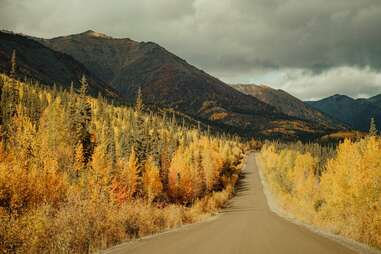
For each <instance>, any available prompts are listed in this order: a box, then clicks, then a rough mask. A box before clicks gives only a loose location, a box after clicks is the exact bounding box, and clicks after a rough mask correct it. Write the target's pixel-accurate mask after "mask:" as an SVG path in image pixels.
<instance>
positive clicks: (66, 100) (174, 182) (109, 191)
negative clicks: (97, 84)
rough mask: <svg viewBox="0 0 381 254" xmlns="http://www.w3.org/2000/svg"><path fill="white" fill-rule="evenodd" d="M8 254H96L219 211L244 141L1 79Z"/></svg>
mask: <svg viewBox="0 0 381 254" xmlns="http://www.w3.org/2000/svg"><path fill="white" fill-rule="evenodd" d="M0 88H1V105H0V109H1V115H0V116H1V118H0V119H1V143H0V225H1V227H0V253H90V252H94V251H96V250H98V249H103V248H106V247H108V246H111V245H114V244H116V243H119V242H121V241H122V240H126V239H127V240H128V239H132V238H136V237H141V236H143V235H147V234H152V233H154V232H158V231H160V230H164V229H168V228H173V227H176V226H179V225H182V224H185V223H191V222H195V221H198V220H200V219H202V218H203V217H205V216H206V215H207V214H208V213H213V212H215V211H217V209H218V208H220V207H221V206H223V204H224V203H225V201H226V200H227V199H228V198H229V197H230V196H231V195H232V193H233V190H234V185H235V183H236V181H237V179H238V176H239V174H240V162H241V159H242V157H243V145H242V144H241V143H240V142H239V140H238V139H237V138H230V137H222V136H211V135H209V134H208V133H207V132H203V131H202V130H199V129H197V128H196V129H192V128H188V127H186V126H181V125H179V124H177V123H176V119H175V118H172V116H166V115H155V114H153V113H149V112H148V113H144V111H143V110H142V109H143V107H144V105H143V103H142V99H141V97H140V96H138V100H137V103H136V106H135V108H128V107H118V106H114V105H112V104H109V103H107V102H106V101H105V100H104V99H103V98H101V97H99V98H98V99H94V98H90V97H87V96H86V90H87V81H86V79H85V78H83V79H82V80H81V88H80V90H79V91H74V89H73V88H72V89H70V90H61V89H55V88H53V89H50V88H45V87H41V86H39V85H33V84H27V83H21V82H18V81H16V80H14V79H11V78H9V77H7V76H5V75H1V76H0Z"/></svg>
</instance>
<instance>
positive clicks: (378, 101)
mask: <svg viewBox="0 0 381 254" xmlns="http://www.w3.org/2000/svg"><path fill="white" fill-rule="evenodd" d="M367 101H368V102H370V103H372V104H374V105H376V106H377V107H379V108H381V94H379V95H376V96H373V97H371V98H369V99H367Z"/></svg>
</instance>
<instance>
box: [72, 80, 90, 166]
mask: <svg viewBox="0 0 381 254" xmlns="http://www.w3.org/2000/svg"><path fill="white" fill-rule="evenodd" d="M80 84H81V86H80V89H79V95H78V102H77V104H76V105H75V108H74V112H73V114H74V115H73V122H72V128H73V131H74V137H75V139H74V142H75V144H74V145H75V146H76V145H77V144H78V142H79V143H81V144H82V149H83V158H84V163H85V164H87V163H88V162H89V160H90V158H91V155H92V153H93V150H94V145H93V143H92V141H91V135H90V132H89V130H90V121H91V106H90V104H89V103H88V99H87V89H88V86H89V85H88V83H87V80H86V77H85V76H82V79H81V81H80Z"/></svg>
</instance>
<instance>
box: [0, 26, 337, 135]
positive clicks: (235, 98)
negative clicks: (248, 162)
mask: <svg viewBox="0 0 381 254" xmlns="http://www.w3.org/2000/svg"><path fill="white" fill-rule="evenodd" d="M13 49H15V50H16V54H17V65H18V69H17V74H18V77H19V78H24V77H28V78H31V79H35V80H38V81H40V82H42V83H44V84H47V85H51V84H53V83H56V84H57V85H61V86H63V87H68V86H69V84H70V82H72V81H73V82H74V83H75V84H77V83H78V80H79V79H80V76H81V75H82V74H85V75H86V76H87V77H88V79H89V83H90V85H91V92H92V94H96V93H99V92H100V93H102V94H106V95H108V96H109V97H112V98H118V99H120V100H121V101H122V102H125V103H128V104H131V103H133V102H134V101H135V98H136V94H137V90H138V89H139V88H141V90H142V94H143V100H144V103H145V104H146V105H148V106H149V107H151V108H154V107H160V108H170V109H173V110H175V111H177V112H180V113H182V114H185V115H187V116H190V117H191V118H193V119H195V120H200V121H201V122H203V123H206V124H210V125H212V126H216V127H218V128H223V129H224V130H227V131H230V132H234V133H239V134H241V135H245V136H266V137H268V136H271V137H284V138H300V137H313V136H319V135H323V134H325V133H329V132H333V131H335V130H337V129H341V126H340V125H339V124H337V123H336V122H335V121H333V120H331V119H329V118H327V117H326V116H324V115H323V114H321V113H319V112H317V111H313V110H312V109H311V108H308V107H306V106H305V105H304V104H303V103H300V102H299V101H295V99H296V98H293V100H294V102H295V103H296V104H295V105H293V106H291V107H290V109H291V108H293V107H297V108H298V107H300V109H295V110H293V111H291V110H286V109H284V108H283V109H282V108H279V107H277V106H276V105H275V104H273V103H270V102H266V101H263V100H260V99H258V98H256V97H254V96H251V95H248V94H245V93H242V92H240V91H238V90H236V89H234V88H232V87H231V86H229V85H227V84H225V83H224V82H222V81H220V80H218V79H216V78H214V77H212V76H211V75H209V74H207V73H205V72H204V71H202V70H200V69H198V68H196V67H194V66H192V65H191V64H189V63H187V62H186V61H185V60H183V59H181V58H179V57H178V56H176V55H174V54H172V53H170V52H169V51H167V50H166V49H164V48H163V47H161V46H159V45H158V44H155V43H153V42H137V41H134V40H131V39H128V38H125V39H119V38H112V37H109V36H106V35H104V34H101V33H97V32H94V31H87V32H84V33H80V34H75V35H69V36H61V37H57V38H53V39H42V38H35V37H29V36H22V35H17V34H13V33H5V32H1V34H0V71H1V72H5V73H6V72H8V70H9V59H10V55H11V52H12V50H13ZM283 97H284V98H286V97H287V96H286V95H283ZM288 99H290V98H288ZM286 104H287V103H286ZM294 111H295V112H294ZM297 111H300V112H299V113H297ZM293 112H294V113H293ZM309 112H311V114H313V117H311V116H309V115H310V113H309ZM303 115H304V116H303Z"/></svg>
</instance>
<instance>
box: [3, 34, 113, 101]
mask: <svg viewBox="0 0 381 254" xmlns="http://www.w3.org/2000/svg"><path fill="white" fill-rule="evenodd" d="M13 50H15V52H16V66H17V67H16V76H17V77H18V78H19V79H25V78H27V79H32V80H34V81H39V82H41V83H43V84H45V85H53V84H54V83H55V84H57V85H60V86H63V87H70V84H71V82H73V85H74V87H79V80H80V79H81V77H82V75H85V76H86V78H87V80H88V83H89V92H90V94H92V95H98V93H102V94H103V95H104V96H107V97H109V98H119V97H120V96H119V94H118V92H117V91H116V90H115V89H113V88H112V87H110V86H108V85H107V84H106V83H105V82H103V81H102V80H100V79H99V78H97V77H96V76H94V75H93V74H92V73H91V72H90V71H89V70H88V69H87V68H86V67H85V66H84V65H83V64H81V63H79V62H78V61H76V60H75V59H74V58H73V57H71V56H69V55H67V54H64V53H61V52H57V51H54V50H52V49H50V48H48V47H46V46H44V45H42V44H41V43H39V42H36V41H35V40H32V39H29V38H27V37H25V36H22V35H18V34H13V33H10V32H3V31H0V72H3V73H8V72H9V69H10V67H9V66H10V59H11V55H12V51H13Z"/></svg>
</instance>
